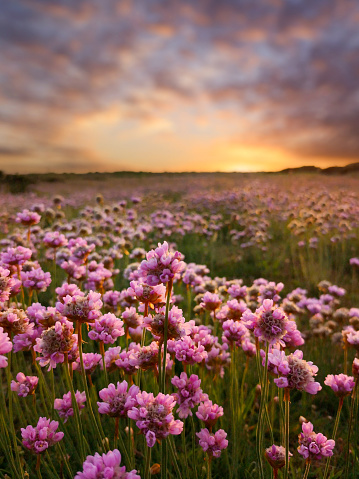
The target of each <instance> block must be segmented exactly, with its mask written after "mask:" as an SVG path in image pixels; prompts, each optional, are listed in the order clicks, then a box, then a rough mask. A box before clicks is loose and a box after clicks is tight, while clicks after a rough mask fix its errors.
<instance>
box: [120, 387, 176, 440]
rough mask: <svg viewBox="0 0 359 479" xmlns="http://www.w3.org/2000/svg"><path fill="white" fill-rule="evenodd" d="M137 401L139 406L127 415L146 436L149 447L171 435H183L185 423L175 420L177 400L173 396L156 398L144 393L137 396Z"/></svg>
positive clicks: (163, 395)
mask: <svg viewBox="0 0 359 479" xmlns="http://www.w3.org/2000/svg"><path fill="white" fill-rule="evenodd" d="M136 399H137V406H136V407H133V408H132V409H131V410H130V411H128V413H127V415H128V417H129V418H131V419H133V420H134V421H136V426H137V427H138V428H139V429H140V430H141V433H142V434H144V435H145V437H146V442H147V445H148V446H149V447H153V446H154V445H155V442H156V440H159V441H160V440H162V439H164V438H166V437H167V436H168V435H169V434H173V435H178V434H181V432H182V430H183V422H182V421H180V420H179V419H177V420H174V417H173V414H172V410H173V408H174V406H175V405H176V400H175V399H174V398H173V397H172V396H170V395H169V394H166V395H165V394H162V393H159V394H158V395H157V396H156V397H155V396H154V395H153V394H152V393H147V392H145V391H143V392H141V393H138V394H137V396H136Z"/></svg>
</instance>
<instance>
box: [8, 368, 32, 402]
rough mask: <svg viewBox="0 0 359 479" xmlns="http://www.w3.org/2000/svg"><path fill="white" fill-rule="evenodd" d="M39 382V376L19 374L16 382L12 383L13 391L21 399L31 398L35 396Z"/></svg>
mask: <svg viewBox="0 0 359 479" xmlns="http://www.w3.org/2000/svg"><path fill="white" fill-rule="evenodd" d="M38 382H39V378H38V377H37V376H25V374H24V373H21V372H20V373H17V375H16V381H14V380H12V381H11V391H13V392H16V393H17V395H18V396H20V397H23V398H24V397H26V396H30V395H31V394H34V392H35V389H36V386H37V384H38Z"/></svg>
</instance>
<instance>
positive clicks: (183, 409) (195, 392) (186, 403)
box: [171, 372, 208, 419]
mask: <svg viewBox="0 0 359 479" xmlns="http://www.w3.org/2000/svg"><path fill="white" fill-rule="evenodd" d="M171 383H172V384H173V385H174V386H175V387H176V388H178V392H176V393H173V397H174V398H175V399H176V402H177V404H178V406H179V408H178V415H179V417H180V418H181V419H184V418H186V417H188V416H192V411H191V409H193V408H194V407H195V406H197V404H199V403H200V402H201V401H205V400H207V399H208V396H207V394H204V393H203V391H202V389H201V388H200V385H201V380H200V379H199V378H198V376H197V375H196V374H192V375H191V376H190V377H187V374H186V373H184V372H183V373H181V375H180V377H178V376H175V377H174V378H172V379H171Z"/></svg>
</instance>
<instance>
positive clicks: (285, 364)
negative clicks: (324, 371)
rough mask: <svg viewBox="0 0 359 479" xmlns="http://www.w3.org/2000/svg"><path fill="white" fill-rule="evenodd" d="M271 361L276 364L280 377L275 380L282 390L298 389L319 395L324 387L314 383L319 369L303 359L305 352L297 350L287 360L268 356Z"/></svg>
mask: <svg viewBox="0 0 359 479" xmlns="http://www.w3.org/2000/svg"><path fill="white" fill-rule="evenodd" d="M268 358H269V359H270V361H271V362H272V360H273V362H274V361H275V362H276V366H277V367H278V373H280V377H279V378H277V379H274V382H275V383H276V385H277V386H278V387H280V388H289V389H298V390H299V391H306V392H307V393H309V394H317V392H318V391H320V390H321V389H322V386H321V385H320V384H319V383H318V382H316V381H314V377H315V376H316V374H317V372H318V367H317V366H315V365H314V364H313V363H312V362H311V361H305V360H304V359H303V352H302V351H300V350H299V349H297V350H296V351H295V352H294V353H293V354H290V355H289V356H286V357H285V359H284V357H283V356H282V357H281V358H279V357H276V358H274V357H273V356H271V355H270V354H268Z"/></svg>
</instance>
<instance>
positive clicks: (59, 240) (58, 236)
mask: <svg viewBox="0 0 359 479" xmlns="http://www.w3.org/2000/svg"><path fill="white" fill-rule="evenodd" d="M43 242H44V244H45V246H47V247H48V248H53V249H56V248H60V247H62V246H66V245H67V243H68V241H67V239H66V237H65V235H63V234H62V233H60V232H59V231H48V232H47V233H46V234H45V236H44V239H43Z"/></svg>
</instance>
